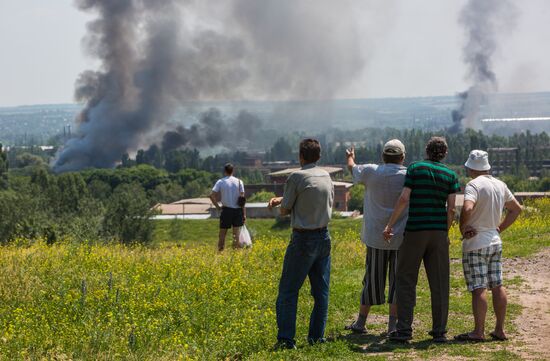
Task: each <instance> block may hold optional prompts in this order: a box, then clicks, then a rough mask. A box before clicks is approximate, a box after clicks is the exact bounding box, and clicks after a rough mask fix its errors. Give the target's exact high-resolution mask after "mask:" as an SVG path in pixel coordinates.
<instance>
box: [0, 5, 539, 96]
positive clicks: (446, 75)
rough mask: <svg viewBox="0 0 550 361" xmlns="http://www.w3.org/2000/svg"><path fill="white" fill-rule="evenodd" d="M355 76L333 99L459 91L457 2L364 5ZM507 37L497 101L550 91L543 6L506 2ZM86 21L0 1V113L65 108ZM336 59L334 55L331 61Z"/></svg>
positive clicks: (89, 62)
mask: <svg viewBox="0 0 550 361" xmlns="http://www.w3.org/2000/svg"><path fill="white" fill-rule="evenodd" d="M364 1H366V2H369V3H370V7H369V10H368V12H367V13H365V14H359V16H358V21H359V22H360V24H359V27H360V29H361V32H362V34H364V36H362V37H361V43H360V44H358V46H359V47H360V48H361V49H362V52H364V54H365V57H366V59H367V61H366V66H365V68H364V70H363V71H362V72H361V74H359V76H357V77H356V78H355V79H354V81H353V82H352V83H350V84H348V85H347V86H346V87H344V88H343V89H342V90H341V91H340V92H339V93H338V94H337V97H338V98H367V97H368V98H378V97H413V96H436V95H452V94H456V93H457V92H459V91H462V90H465V89H466V88H467V86H468V83H467V82H466V81H465V72H466V68H465V66H464V64H463V63H462V55H461V49H462V45H463V44H464V36H463V32H462V29H461V28H460V26H459V24H458V21H457V18H458V13H459V11H460V8H461V7H462V6H463V4H464V3H465V1H463V0H446V1H441V0H415V1H410V0H387V1H376V0H364ZM515 2H516V4H517V6H518V7H519V10H520V16H519V19H518V24H517V26H516V27H515V29H514V30H512V31H509V32H504V33H503V34H502V36H501V37H500V39H499V50H498V54H497V55H496V56H495V59H494V70H495V72H496V74H497V78H498V82H499V91H500V92H535V91H550V61H549V59H550V47H548V44H550V21H548V19H550V1H547V0H521V1H519V0H515ZM92 18H93V16H92V15H91V14H85V13H82V12H80V11H78V10H77V9H76V8H75V7H74V4H73V1H72V0H49V1H45V0H0V106H16V105H31V104H58V103H72V102H74V99H73V92H74V82H75V79H76V78H77V76H78V74H79V73H81V72H82V71H84V70H86V69H95V68H97V66H98V64H97V62H95V61H94V60H93V59H91V58H90V57H89V56H88V55H87V54H86V53H85V52H84V50H83V47H82V38H83V36H84V35H85V32H86V22H87V21H89V20H91V19H92ZM336 55H337V54H336Z"/></svg>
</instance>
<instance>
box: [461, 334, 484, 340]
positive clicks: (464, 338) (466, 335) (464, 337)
mask: <svg viewBox="0 0 550 361" xmlns="http://www.w3.org/2000/svg"><path fill="white" fill-rule="evenodd" d="M455 340H457V341H463V342H483V341H485V339H484V338H479V337H472V336H470V334H469V333H461V334H460V335H456V336H455Z"/></svg>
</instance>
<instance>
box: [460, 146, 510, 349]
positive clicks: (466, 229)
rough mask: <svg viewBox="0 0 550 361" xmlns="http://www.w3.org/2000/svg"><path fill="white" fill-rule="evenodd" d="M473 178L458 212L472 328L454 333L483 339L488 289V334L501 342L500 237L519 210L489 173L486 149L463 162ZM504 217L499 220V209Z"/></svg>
mask: <svg viewBox="0 0 550 361" xmlns="http://www.w3.org/2000/svg"><path fill="white" fill-rule="evenodd" d="M465 166H466V170H467V172H468V175H469V176H470V177H471V178H472V180H471V181H470V182H468V184H467V185H466V188H465V189H464V206H463V208H462V213H461V214H460V231H461V233H462V236H463V242H462V265H463V268H464V278H465V279H466V284H467V286H468V291H470V292H471V293H472V310H473V313H474V322H475V326H474V330H473V331H472V332H468V333H463V334H460V335H457V336H455V339H456V340H459V341H474V342H475V341H483V340H485V317H486V315H487V289H490V290H491V292H492V294H493V308H494V311H495V316H496V326H495V329H494V331H492V332H491V333H490V334H489V335H490V336H491V338H492V339H494V340H498V341H504V340H506V339H507V337H506V334H505V332H504V319H505V316H506V305H507V298H506V291H505V289H504V287H503V285H502V240H501V238H500V234H501V233H502V232H503V231H504V230H505V229H506V228H508V227H509V226H510V225H511V224H512V223H514V221H515V220H516V218H517V217H518V215H519V214H520V212H521V206H520V205H519V203H518V201H517V200H516V199H515V198H514V196H513V194H512V193H511V192H510V190H509V189H508V187H507V186H506V184H505V183H504V182H502V181H500V180H498V179H496V178H493V177H492V176H491V175H490V174H489V170H490V169H491V166H490V164H489V157H488V154H487V152H485V151H482V150H472V151H471V152H470V156H469V157H468V160H467V161H466V164H465ZM504 208H506V210H507V213H506V217H504V219H503V220H502V221H501V217H502V210H503V209H504Z"/></svg>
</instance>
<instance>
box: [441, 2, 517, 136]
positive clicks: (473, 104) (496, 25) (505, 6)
mask: <svg viewBox="0 0 550 361" xmlns="http://www.w3.org/2000/svg"><path fill="white" fill-rule="evenodd" d="M517 14H518V11H517V9H516V8H515V6H514V4H513V3H512V2H511V1H510V0H468V2H467V3H466V5H465V6H464V7H463V8H462V10H461V12H460V16H459V23H460V24H461V25H462V26H463V27H464V31H465V34H466V44H465V45H464V48H463V49H462V54H463V59H464V62H465V64H466V66H467V68H468V72H467V75H466V78H467V79H468V80H469V81H470V82H471V85H470V87H469V88H468V90H466V91H465V92H462V93H459V94H458V98H459V100H460V106H459V108H458V109H456V110H454V111H453V112H452V119H453V126H452V127H451V128H450V129H449V130H450V131H451V132H459V131H462V130H463V129H464V128H473V129H478V128H479V127H480V125H479V123H478V119H477V115H478V113H479V110H480V107H481V106H483V105H484V104H486V103H487V96H488V94H490V93H493V92H495V91H497V90H498V83H497V77H496V74H495V72H494V70H493V58H494V56H495V52H496V51H497V42H498V36H499V35H502V34H503V33H505V32H506V31H509V30H510V29H512V28H513V27H514V26H515V24H516V18H517Z"/></svg>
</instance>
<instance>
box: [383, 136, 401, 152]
mask: <svg viewBox="0 0 550 361" xmlns="http://www.w3.org/2000/svg"><path fill="white" fill-rule="evenodd" d="M383 152H384V154H387V155H401V154H405V146H404V145H403V143H401V141H400V140H399V139H392V140H389V141H388V142H386V144H384V151H383Z"/></svg>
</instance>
